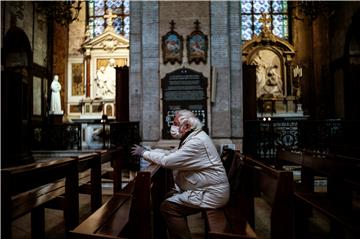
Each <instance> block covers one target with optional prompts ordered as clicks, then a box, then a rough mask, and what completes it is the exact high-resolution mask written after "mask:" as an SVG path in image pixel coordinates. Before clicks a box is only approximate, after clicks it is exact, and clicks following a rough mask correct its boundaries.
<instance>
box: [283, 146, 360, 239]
mask: <svg viewBox="0 0 360 239" xmlns="http://www.w3.org/2000/svg"><path fill="white" fill-rule="evenodd" d="M278 160H279V161H282V162H283V164H285V163H284V162H290V163H295V164H298V165H300V166H301V185H300V187H296V188H297V190H296V191H295V192H294V199H295V220H296V235H297V236H298V237H299V238H302V237H303V233H304V231H306V230H305V228H306V221H307V218H308V217H309V216H310V215H311V214H312V213H311V209H315V210H317V211H318V212H320V213H321V214H323V215H325V216H326V217H327V218H329V220H330V225H331V233H332V235H334V236H335V237H336V238H343V237H344V235H345V234H350V235H352V236H353V238H356V237H357V236H358V234H359V233H360V223H359V221H358V219H359V218H360V208H355V207H354V204H353V200H354V199H353V193H354V192H359V191H360V190H359V189H360V187H359V185H360V180H359V171H358V170H359V166H360V160H359V159H356V158H352V157H346V156H342V155H333V154H318V153H314V152H309V151H299V152H294V151H292V152H291V151H287V150H285V149H282V150H279V151H278ZM316 176H322V177H326V180H327V190H326V191H325V192H316V191H315V190H314V181H315V177H316Z"/></svg>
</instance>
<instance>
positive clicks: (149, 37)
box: [129, 1, 160, 141]
mask: <svg viewBox="0 0 360 239" xmlns="http://www.w3.org/2000/svg"><path fill="white" fill-rule="evenodd" d="M130 4H131V6H130V8H131V13H132V17H131V23H130V34H131V35H130V39H131V40H130V44H131V46H130V48H131V52H130V54H131V55H130V65H131V67H130V69H131V70H130V75H129V77H130V120H131V121H140V124H141V125H140V129H141V134H142V138H143V140H144V141H156V140H160V123H159V122H160V120H159V119H160V106H159V104H160V87H159V86H160V82H159V81H160V79H159V57H160V56H159V46H160V42H159V12H158V11H159V6H158V2H152V1H151V2H130Z"/></svg>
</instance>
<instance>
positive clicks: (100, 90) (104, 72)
mask: <svg viewBox="0 0 360 239" xmlns="http://www.w3.org/2000/svg"><path fill="white" fill-rule="evenodd" d="M115 66H116V62H115V60H114V59H110V60H109V63H108V65H107V66H106V67H104V66H101V67H100V68H99V70H98V71H97V73H96V89H95V95H96V97H104V98H114V97H115V89H116V69H115Z"/></svg>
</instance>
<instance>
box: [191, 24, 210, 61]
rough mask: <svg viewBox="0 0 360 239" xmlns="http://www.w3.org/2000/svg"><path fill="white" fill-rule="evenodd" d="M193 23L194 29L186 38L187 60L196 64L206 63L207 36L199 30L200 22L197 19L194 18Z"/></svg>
mask: <svg viewBox="0 0 360 239" xmlns="http://www.w3.org/2000/svg"><path fill="white" fill-rule="evenodd" d="M194 24H195V31H193V32H192V33H191V34H190V35H189V36H187V38H186V47H187V55H188V61H189V63H191V62H195V63H196V64H199V63H200V62H203V63H206V61H207V52H208V37H207V35H205V34H204V33H203V32H202V31H200V30H199V25H200V22H199V21H198V20H196V21H195V22H194Z"/></svg>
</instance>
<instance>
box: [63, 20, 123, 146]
mask: <svg viewBox="0 0 360 239" xmlns="http://www.w3.org/2000/svg"><path fill="white" fill-rule="evenodd" d="M111 26H112V24H109V27H108V28H106V29H105V31H104V33H103V34H101V35H98V36H96V37H94V38H92V39H91V38H87V39H85V40H84V42H83V44H82V49H81V50H82V52H83V55H82V56H76V57H69V60H68V79H67V87H68V88H67V92H68V94H67V108H66V109H67V115H68V118H69V120H71V121H74V122H82V128H83V132H84V137H83V138H85V141H86V143H87V144H88V145H89V144H93V139H95V138H96V137H95V136H96V133H97V132H101V130H102V125H101V124H95V123H96V122H100V120H101V119H102V118H103V117H104V116H105V115H106V118H107V119H110V120H111V119H115V115H116V103H115V102H116V100H115V97H116V69H115V68H116V67H123V66H126V65H128V62H129V40H128V39H126V38H125V37H123V36H122V35H119V34H117V33H116V32H115V31H114V29H113V27H111ZM100 141H101V140H100ZM100 144H101V143H100V142H99V145H100Z"/></svg>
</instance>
